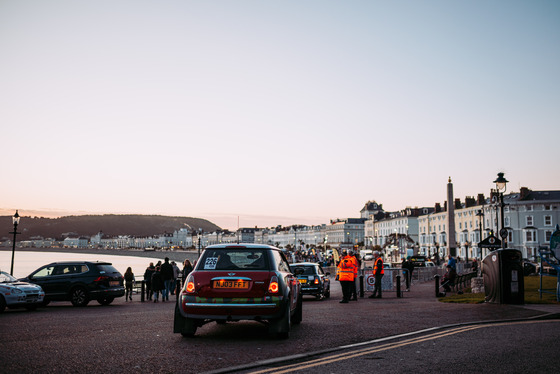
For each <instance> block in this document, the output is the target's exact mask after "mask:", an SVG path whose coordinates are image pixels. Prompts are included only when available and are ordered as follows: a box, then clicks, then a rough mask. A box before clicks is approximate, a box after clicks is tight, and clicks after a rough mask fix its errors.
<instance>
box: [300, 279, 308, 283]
mask: <svg viewBox="0 0 560 374" xmlns="http://www.w3.org/2000/svg"><path fill="white" fill-rule="evenodd" d="M299 283H307V279H300V280H299Z"/></svg>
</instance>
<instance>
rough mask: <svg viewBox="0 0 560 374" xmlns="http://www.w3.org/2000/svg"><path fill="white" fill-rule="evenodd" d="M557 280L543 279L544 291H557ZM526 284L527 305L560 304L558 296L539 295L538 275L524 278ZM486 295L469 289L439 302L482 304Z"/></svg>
mask: <svg viewBox="0 0 560 374" xmlns="http://www.w3.org/2000/svg"><path fill="white" fill-rule="evenodd" d="M556 282H557V278H556V277H555V276H554V277H543V287H542V288H543V290H550V291H551V292H552V291H554V292H555V290H556ZM524 283H525V304H560V303H559V302H557V301H556V294H555V293H554V294H553V293H543V294H542V299H541V297H540V295H539V288H540V277H539V276H538V275H530V276H528V277H525V278H524ZM484 296H485V295H484V293H471V289H470V288H467V289H465V290H464V293H463V294H461V295H459V294H454V293H451V294H447V296H445V297H439V298H438V300H439V301H441V302H443V303H459V304H481V303H483V302H484Z"/></svg>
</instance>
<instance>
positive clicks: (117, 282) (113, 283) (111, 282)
mask: <svg viewBox="0 0 560 374" xmlns="http://www.w3.org/2000/svg"><path fill="white" fill-rule="evenodd" d="M118 285H119V281H110V282H109V286H110V287H117V286H118Z"/></svg>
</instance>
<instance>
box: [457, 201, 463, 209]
mask: <svg viewBox="0 0 560 374" xmlns="http://www.w3.org/2000/svg"><path fill="white" fill-rule="evenodd" d="M461 208H462V206H461V199H455V209H461Z"/></svg>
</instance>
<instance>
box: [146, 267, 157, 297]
mask: <svg viewBox="0 0 560 374" xmlns="http://www.w3.org/2000/svg"><path fill="white" fill-rule="evenodd" d="M155 271H156V268H155V266H154V263H153V262H150V266H148V267H147V268H146V271H145V272H144V282H146V295H147V299H148V300H152V296H153V294H154V291H152V274H154V272H155Z"/></svg>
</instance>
